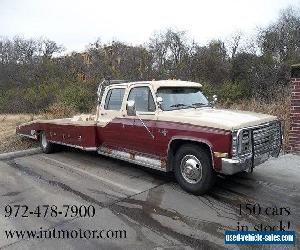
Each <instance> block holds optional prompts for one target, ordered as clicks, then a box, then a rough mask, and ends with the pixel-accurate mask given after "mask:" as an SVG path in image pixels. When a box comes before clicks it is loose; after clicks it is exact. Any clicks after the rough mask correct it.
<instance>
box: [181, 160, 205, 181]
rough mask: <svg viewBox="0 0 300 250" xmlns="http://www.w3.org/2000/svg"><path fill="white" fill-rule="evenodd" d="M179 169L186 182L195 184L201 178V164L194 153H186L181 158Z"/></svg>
mask: <svg viewBox="0 0 300 250" xmlns="http://www.w3.org/2000/svg"><path fill="white" fill-rule="evenodd" d="M180 171H181V175H182V177H183V178H184V180H185V181H186V182H188V183H191V184H195V183H197V182H199V181H200V180H201V179H202V165H201V162H200V161H199V159H198V158H197V157H196V156H194V155H186V156H184V157H183V158H182V160H181V163H180Z"/></svg>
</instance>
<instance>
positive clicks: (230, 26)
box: [0, 0, 300, 51]
mask: <svg viewBox="0 0 300 250" xmlns="http://www.w3.org/2000/svg"><path fill="white" fill-rule="evenodd" d="M290 5H294V6H297V7H300V1H299V0H181V1H180V0H148V1H143V0H106V1H102V0H98V1H97V0H80V1H79V0H0V36H5V37H8V38H11V37H13V36H15V35H21V36H23V37H25V38H39V37H47V38H49V39H52V40H55V41H56V42H58V43H59V44H63V45H64V46H65V47H66V48H67V51H72V50H77V51H80V50H83V49H84V48H85V46H86V45H87V44H88V43H91V42H94V41H95V40H96V39H97V38H101V41H102V42H108V41H112V40H120V41H124V42H127V43H130V44H134V45H136V44H142V43H145V42H146V41H147V40H148V39H149V37H150V36H151V35H152V34H153V32H155V31H161V30H164V29H166V28H169V27H172V28H175V29H177V30H186V31H187V32H188V35H189V37H191V38H192V39H194V40H195V41H197V42H199V43H202V44H205V43H206V42H208V41H209V40H210V39H213V38H223V39H224V38H227V37H228V36H230V34H232V33H233V32H235V31H237V30H240V31H242V32H243V33H244V34H252V33H253V32H254V31H255V30H256V28H257V27H258V26H265V25H267V24H269V23H270V22H272V21H273V20H275V19H276V18H277V17H278V14H279V11H280V10H281V9H283V8H286V7H288V6H290Z"/></svg>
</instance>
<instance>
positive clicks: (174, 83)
mask: <svg viewBox="0 0 300 250" xmlns="http://www.w3.org/2000/svg"><path fill="white" fill-rule="evenodd" d="M140 84H148V85H151V86H152V88H153V89H155V90H157V89H158V88H160V87H183V86H185V87H198V88H199V87H202V84H200V83H197V82H190V81H181V80H159V81H154V80H153V81H137V82H126V83H119V84H114V85H113V86H114V87H117V86H118V87H121V86H122V87H131V86H132V85H140Z"/></svg>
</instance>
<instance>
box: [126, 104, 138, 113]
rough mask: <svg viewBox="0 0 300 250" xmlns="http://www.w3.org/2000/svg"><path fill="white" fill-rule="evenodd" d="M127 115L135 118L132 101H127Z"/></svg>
mask: <svg viewBox="0 0 300 250" xmlns="http://www.w3.org/2000/svg"><path fill="white" fill-rule="evenodd" d="M126 106H127V115H128V116H136V109H135V102H134V100H129V101H127V105H126Z"/></svg>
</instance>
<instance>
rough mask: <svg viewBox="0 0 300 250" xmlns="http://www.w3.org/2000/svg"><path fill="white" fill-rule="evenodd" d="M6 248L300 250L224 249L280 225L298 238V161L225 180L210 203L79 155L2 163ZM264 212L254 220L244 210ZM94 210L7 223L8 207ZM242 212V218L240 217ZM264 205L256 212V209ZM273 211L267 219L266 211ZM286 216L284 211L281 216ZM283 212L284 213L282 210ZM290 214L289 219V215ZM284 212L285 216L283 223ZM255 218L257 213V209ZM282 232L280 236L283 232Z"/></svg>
mask: <svg viewBox="0 0 300 250" xmlns="http://www.w3.org/2000/svg"><path fill="white" fill-rule="evenodd" d="M0 197H1V198H0V248H4V249H226V248H230V249H297V248H299V246H300V244H299V241H297V244H296V245H295V246H293V245H292V246H288V245H256V246H245V245H224V231H226V230H237V227H238V225H240V226H241V225H244V226H247V227H248V230H253V227H254V226H256V227H259V226H260V225H261V224H262V226H263V227H265V226H267V228H270V227H271V226H272V227H274V226H277V225H280V221H282V222H281V224H282V226H283V227H285V228H284V229H285V230H290V231H296V234H297V236H298V237H299V236H300V208H299V207H300V206H299V205H300V156H295V155H284V156H281V157H280V158H278V159H272V160H270V161H268V162H267V163H265V164H263V165H261V166H259V167H258V168H257V169H256V170H255V172H254V173H253V174H251V175H249V174H240V175H236V176H231V177H226V178H224V177H219V178H218V180H217V183H216V186H215V187H214V188H213V190H212V191H211V192H210V193H209V194H207V195H204V196H194V195H190V194H188V193H186V192H185V191H183V190H182V189H181V188H180V187H179V186H178V185H177V184H176V182H175V181H174V178H173V177H172V175H170V174H163V173H159V172H155V171H151V170H148V169H145V168H141V167H139V166H136V165H133V164H129V163H125V162H122V161H117V160H113V159H109V158H106V157H102V156H99V155H96V154H90V153H85V152H81V151H64V152H58V153H55V154H51V155H44V154H35V155H31V156H25V157H19V158H12V159H8V160H3V161H0ZM247 203H248V204H259V205H260V207H261V214H260V215H249V214H248V213H249V212H247V210H245V205H246V204H247ZM18 204H19V205H27V206H28V207H29V210H32V211H34V209H35V208H36V207H38V206H41V205H55V206H57V207H58V208H61V207H63V205H66V204H69V205H76V206H80V205H86V206H88V205H93V206H94V207H95V216H94V217H92V218H84V217H80V216H77V217H70V216H69V215H68V216H67V217H64V216H62V215H60V216H59V215H58V216H50V215H49V214H47V215H46V216H45V217H43V216H42V215H41V216H40V217H37V214H30V215H29V216H28V217H20V216H17V217H14V216H10V217H5V215H8V211H5V209H4V208H5V206H7V205H11V206H13V205H18ZM240 206H242V211H241V213H240V210H239V208H240ZM257 206H258V205H256V207H257ZM267 207H270V209H269V210H267V211H268V213H270V211H273V212H272V213H273V214H271V215H266V214H265V213H266V212H265V211H266V208H267ZM280 208H282V209H281V210H280ZM284 208H285V209H284ZM286 210H288V211H290V212H289V213H287V212H286ZM280 211H281V214H282V215H280ZM256 213H258V209H257V208H256ZM40 228H42V229H43V230H47V229H49V230H53V229H55V230H70V231H71V230H75V229H76V230H79V229H82V230H97V229H99V230H105V232H107V231H109V230H126V238H122V239H112V238H110V239H107V238H102V239H101V238H100V239H78V238H77V239H16V238H14V239H11V238H10V239H8V238H7V237H6V234H5V230H39V229H40ZM277 230H278V229H277Z"/></svg>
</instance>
